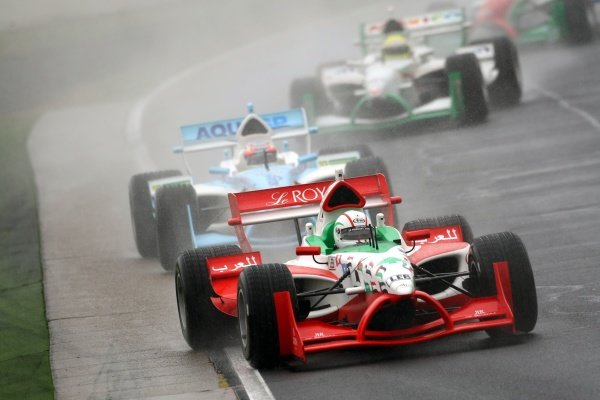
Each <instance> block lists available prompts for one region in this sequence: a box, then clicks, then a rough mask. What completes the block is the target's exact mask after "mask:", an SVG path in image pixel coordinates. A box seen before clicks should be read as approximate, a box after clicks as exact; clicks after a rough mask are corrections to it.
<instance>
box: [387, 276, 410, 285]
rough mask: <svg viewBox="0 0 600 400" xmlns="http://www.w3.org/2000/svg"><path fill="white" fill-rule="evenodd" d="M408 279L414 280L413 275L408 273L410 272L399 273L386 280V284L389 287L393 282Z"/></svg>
mask: <svg viewBox="0 0 600 400" xmlns="http://www.w3.org/2000/svg"><path fill="white" fill-rule="evenodd" d="M408 280H412V276H410V275H408V274H398V275H394V276H390V277H389V278H388V279H387V280H386V281H385V284H386V285H387V286H389V287H391V286H392V283H393V282H397V281H408ZM401 286H407V285H406V284H401Z"/></svg>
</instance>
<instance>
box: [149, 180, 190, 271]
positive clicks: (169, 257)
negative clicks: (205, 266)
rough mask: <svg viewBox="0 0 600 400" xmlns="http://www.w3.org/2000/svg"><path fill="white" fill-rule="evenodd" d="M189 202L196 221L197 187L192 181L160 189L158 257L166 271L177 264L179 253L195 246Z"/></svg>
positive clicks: (157, 225) (157, 215) (157, 196)
mask: <svg viewBox="0 0 600 400" xmlns="http://www.w3.org/2000/svg"><path fill="white" fill-rule="evenodd" d="M188 205H189V206H190V207H191V211H192V221H196V220H198V219H199V217H198V214H199V211H198V204H197V200H196V191H195V190H194V187H193V186H192V185H172V186H164V187H162V188H160V189H159V190H158V192H157V193H156V228H157V229H156V231H157V245H158V258H159V260H160V264H161V265H162V267H163V268H164V269H165V270H166V271H172V270H173V268H175V262H176V260H177V257H178V256H179V254H181V253H182V252H183V251H184V250H190V249H192V248H193V247H194V242H193V239H192V233H191V227H190V223H189V216H188V210H187V206H188Z"/></svg>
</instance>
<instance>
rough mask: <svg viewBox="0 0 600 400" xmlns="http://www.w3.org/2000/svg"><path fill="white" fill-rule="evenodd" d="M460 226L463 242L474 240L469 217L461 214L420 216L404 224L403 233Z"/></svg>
mask: <svg viewBox="0 0 600 400" xmlns="http://www.w3.org/2000/svg"><path fill="white" fill-rule="evenodd" d="M452 225H458V226H460V230H461V233H462V239H463V242H467V243H471V242H473V231H472V230H471V226H470V225H469V223H468V222H467V219H466V218H465V217H463V216H462V215H459V214H454V215H445V216H442V217H435V218H419V219H416V220H414V221H409V222H407V223H405V224H404V227H403V228H402V234H404V232H407V231H416V230H419V229H428V228H440V227H444V226H452Z"/></svg>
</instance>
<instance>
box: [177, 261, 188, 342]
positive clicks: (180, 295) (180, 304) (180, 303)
mask: <svg viewBox="0 0 600 400" xmlns="http://www.w3.org/2000/svg"><path fill="white" fill-rule="evenodd" d="M175 287H176V288H175V289H176V291H177V310H178V311H179V323H180V324H181V329H182V330H183V331H184V332H185V331H186V330H187V317H186V313H185V296H184V291H183V282H182V279H181V274H180V273H179V270H178V271H177V274H176V277H175Z"/></svg>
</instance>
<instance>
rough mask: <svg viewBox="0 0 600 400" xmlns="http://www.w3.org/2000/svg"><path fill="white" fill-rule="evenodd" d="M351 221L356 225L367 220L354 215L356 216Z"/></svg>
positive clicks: (363, 223) (365, 222)
mask: <svg viewBox="0 0 600 400" xmlns="http://www.w3.org/2000/svg"><path fill="white" fill-rule="evenodd" d="M352 223H353V224H354V225H357V224H362V225H366V224H367V220H366V219H365V218H362V217H356V218H354V219H353V220H352Z"/></svg>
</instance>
